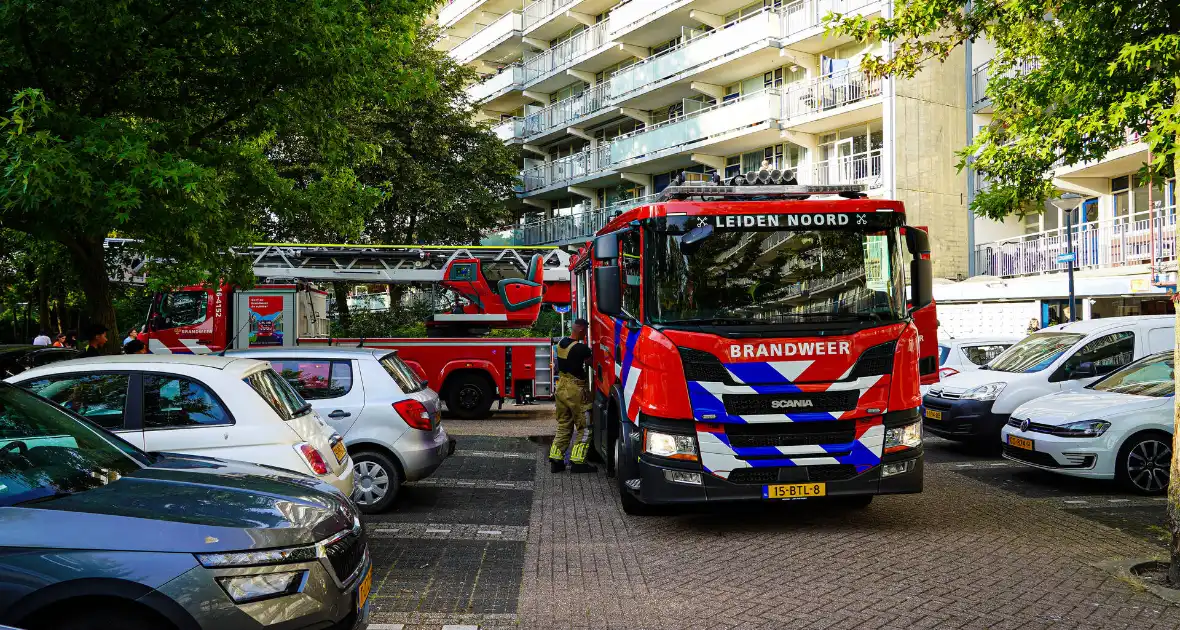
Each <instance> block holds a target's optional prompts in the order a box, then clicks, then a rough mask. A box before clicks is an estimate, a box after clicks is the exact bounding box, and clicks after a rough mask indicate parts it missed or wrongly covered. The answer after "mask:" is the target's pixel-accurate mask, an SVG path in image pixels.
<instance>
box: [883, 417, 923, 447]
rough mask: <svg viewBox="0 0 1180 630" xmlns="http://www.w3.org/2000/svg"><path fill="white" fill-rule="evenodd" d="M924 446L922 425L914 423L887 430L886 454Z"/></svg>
mask: <svg viewBox="0 0 1180 630" xmlns="http://www.w3.org/2000/svg"><path fill="white" fill-rule="evenodd" d="M921 445H922V423H921V422H914V423H911V424H907V425H904V426H900V427H893V428H892V429H886V430H885V452H886V453H891V452H896V451H902V450H905V449H907V448H917V447H919V446H921Z"/></svg>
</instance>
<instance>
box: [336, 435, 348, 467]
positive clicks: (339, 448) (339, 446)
mask: <svg viewBox="0 0 1180 630" xmlns="http://www.w3.org/2000/svg"><path fill="white" fill-rule="evenodd" d="M332 454H333V455H335V456H336V462H337V463H339V462H342V461H344V458H345V457H348V450H347V449H345V448H344V440H341V441H339V442H337V443H336V444H334V445H333V446H332Z"/></svg>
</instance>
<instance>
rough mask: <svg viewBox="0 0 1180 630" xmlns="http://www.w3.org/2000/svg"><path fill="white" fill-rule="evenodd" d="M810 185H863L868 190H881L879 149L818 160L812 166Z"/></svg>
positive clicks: (882, 182) (882, 180)
mask: <svg viewBox="0 0 1180 630" xmlns="http://www.w3.org/2000/svg"><path fill="white" fill-rule="evenodd" d="M811 176H812V181H811V182H810V183H811V184H816V185H819V186H824V185H829V184H864V185H865V186H866V187H867V188H868V189H869V190H873V189H877V188H883V187H884V186H885V181H884V179H883V178H882V177H881V149H873V150H872V151H864V152H861V153H853V154H850V155H845V156H840V157H836V158H832V159H827V160H820V161H819V162H816V163H815V164H814V165H813V166H812V170H811Z"/></svg>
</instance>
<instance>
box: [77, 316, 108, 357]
mask: <svg viewBox="0 0 1180 630" xmlns="http://www.w3.org/2000/svg"><path fill="white" fill-rule="evenodd" d="M86 341H87V343H86V350H85V351H84V352H83V353H82V356H84V357H99V356H102V354H103V352H102V347H103V346H105V345H107V327H106V326H103V325H102V324H94V325H92V326H91V327H90V328H89V330H88V331H87V333H86Z"/></svg>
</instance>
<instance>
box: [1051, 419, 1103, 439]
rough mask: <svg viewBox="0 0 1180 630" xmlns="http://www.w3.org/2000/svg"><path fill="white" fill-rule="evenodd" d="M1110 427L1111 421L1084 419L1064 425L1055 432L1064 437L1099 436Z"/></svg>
mask: <svg viewBox="0 0 1180 630" xmlns="http://www.w3.org/2000/svg"><path fill="white" fill-rule="evenodd" d="M1109 428H1110V423H1109V422H1107V421H1105V420H1082V421H1081V422H1071V423H1069V424H1066V425H1062V426H1061V427H1060V428H1059V429H1058V431H1055V432H1054V433H1056V434H1057V435H1060V436H1063V437H1098V436H1100V435H1102V434H1103V433H1106V430H1107V429H1109Z"/></svg>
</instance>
